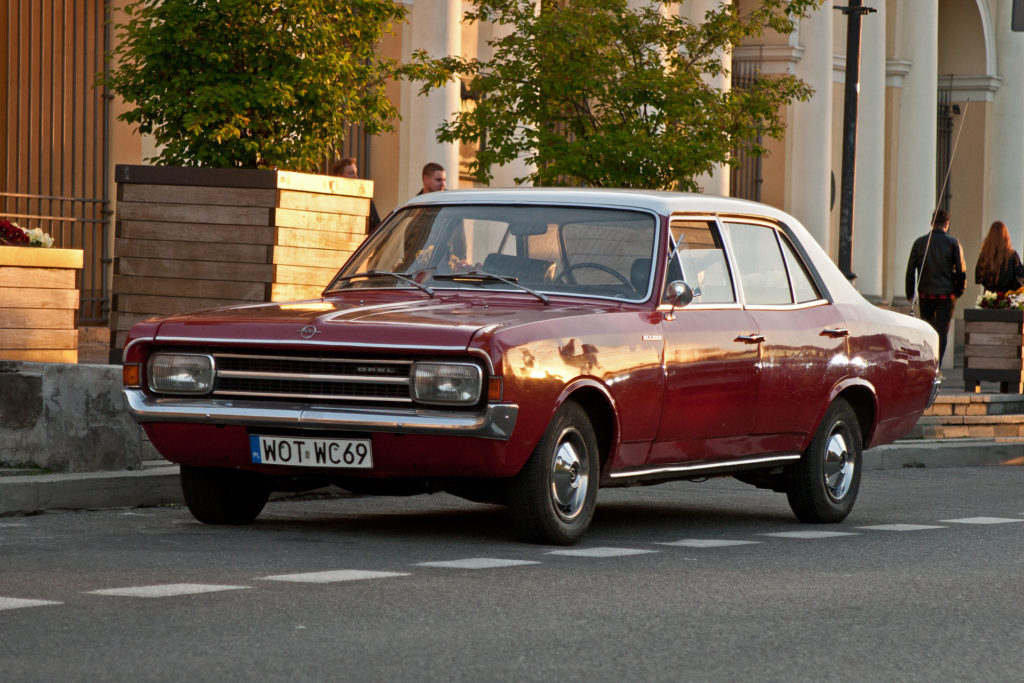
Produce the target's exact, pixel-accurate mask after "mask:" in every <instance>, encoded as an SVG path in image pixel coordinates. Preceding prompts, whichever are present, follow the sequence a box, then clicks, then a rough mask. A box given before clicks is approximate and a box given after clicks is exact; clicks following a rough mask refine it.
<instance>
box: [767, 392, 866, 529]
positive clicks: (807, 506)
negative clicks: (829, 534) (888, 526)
mask: <svg viewBox="0 0 1024 683" xmlns="http://www.w3.org/2000/svg"><path fill="white" fill-rule="evenodd" d="M862 450H863V447H862V444H861V433H860V425H859V423H858V421H857V414H856V413H854V412H853V408H851V407H850V404H849V403H847V402H846V401H845V400H844V399H841V398H839V399H836V400H835V402H834V403H833V404H832V405H831V406H829V409H828V411H827V412H826V413H825V417H824V418H823V419H822V421H821V424H820V425H818V431H817V432H815V434H814V439H812V440H811V445H810V446H808V447H807V450H806V451H804V453H803V455H802V456H801V458H800V461H799V462H798V463H797V464H795V465H793V466H792V467H791V468H790V470H789V472H788V474H789V486H788V488H787V491H786V497H787V498H788V499H789V507H790V508H792V509H793V513H794V514H795V515H796V516H797V518H798V519H800V521H802V522H809V523H815V524H820V523H834V522H841V521H843V520H844V519H846V516H847V515H848V514H850V511H851V510H853V504H854V503H855V502H856V501H857V492H858V491H859V490H860V469H861V451H862Z"/></svg>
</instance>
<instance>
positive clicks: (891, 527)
mask: <svg viewBox="0 0 1024 683" xmlns="http://www.w3.org/2000/svg"><path fill="white" fill-rule="evenodd" d="M857 528H858V529H871V530H873V531H924V530H926V529H948V528H949V527H948V526H938V525H935V524H874V525H872V526H859V527H857Z"/></svg>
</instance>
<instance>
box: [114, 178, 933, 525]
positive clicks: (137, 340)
mask: <svg viewBox="0 0 1024 683" xmlns="http://www.w3.org/2000/svg"><path fill="white" fill-rule="evenodd" d="M937 347H938V343H937V337H936V334H935V332H934V331H932V329H931V328H930V327H928V326H927V325H926V324H924V323H922V322H920V321H918V320H915V319H913V318H910V317H907V316H903V315H899V314H896V313H892V312H889V311H885V310H880V309H878V308H876V307H874V306H872V305H871V304H869V303H868V302H867V301H865V300H864V299H863V298H862V297H861V296H860V295H859V294H858V293H857V292H856V291H855V290H854V288H853V287H852V286H851V285H850V284H849V282H847V280H846V279H845V278H844V277H843V276H842V274H841V273H840V272H839V271H838V270H837V269H836V268H835V266H834V265H833V264H832V262H831V261H830V260H829V258H828V256H827V255H826V254H825V253H824V252H823V251H822V250H821V249H820V248H819V247H818V245H817V244H816V243H815V242H814V240H813V239H812V238H811V237H810V236H809V235H808V233H807V232H806V231H805V230H804V228H803V227H802V226H800V225H799V223H797V221H796V220H795V219H793V218H792V217H791V216H789V215H787V214H785V213H782V212H780V211H777V210H775V209H772V208H770V207H767V206H763V205H760V204H756V203H751V202H746V201H740V200H734V199H726V198H718V197H709V196H703V195H686V194H675V193H662V192H630V191H599V190H548V189H519V190H475V191H465V192H438V193H432V194H428V195H423V196H420V197H417V198H416V199H414V200H412V201H410V202H409V203H407V204H406V205H404V206H403V207H401V208H400V209H399V210H398V211H396V212H395V213H394V214H393V215H392V216H391V217H390V219H389V220H388V221H386V223H385V224H384V225H383V226H382V227H381V228H380V229H379V230H378V231H377V232H375V233H374V234H373V235H372V236H371V237H370V238H369V239H367V241H366V242H365V243H364V244H363V245H362V246H361V247H360V248H359V250H358V251H357V252H356V253H355V254H354V255H353V256H352V258H351V259H350V260H349V261H348V263H346V264H345V265H344V267H343V268H342V269H341V271H340V272H339V273H338V275H337V276H336V277H335V278H334V280H333V281H332V282H331V283H330V284H329V285H328V286H327V288H326V290H325V291H324V293H323V296H322V298H320V299H316V300H313V301H304V302H297V303H286V304H283V303H272V304H265V305H256V306H236V307H231V308H222V309H217V310H210V311H203V312H198V313H192V314H188V315H174V316H170V317H167V318H162V319H153V320H148V321H145V322H142V323H140V324H138V325H136V326H135V327H134V329H133V330H132V332H131V335H130V337H129V340H128V342H127V343H126V347H125V352H124V363H125V369H126V372H125V376H126V387H125V390H124V395H125V398H126V400H127V405H128V408H129V410H130V411H131V413H132V415H133V416H134V418H135V419H136V420H137V421H139V422H141V423H142V424H143V425H144V427H145V430H146V432H147V433H148V435H149V437H150V439H151V440H152V442H153V444H154V445H155V446H156V448H157V449H158V450H159V451H160V452H161V453H162V454H163V455H164V457H166V458H167V459H169V460H171V461H173V462H177V463H180V464H181V481H182V487H183V489H184V494H185V499H186V502H187V503H188V507H189V509H190V510H191V512H192V514H193V515H194V516H195V517H196V518H197V519H199V520H201V521H203V522H208V523H213V524H224V523H226V524H240V523H248V522H251V521H252V520H253V519H255V518H256V516H257V515H258V514H259V513H260V511H261V510H262V508H263V506H264V504H265V503H266V501H267V498H268V495H269V494H270V492H271V491H273V490H302V489H309V488H314V487H320V486H324V485H327V484H334V485H337V486H339V487H342V488H344V489H348V490H351V491H354V492H360V493H379V494H409V493H420V492H431V491H449V492H451V493H454V494H456V495H458V496H462V497H465V498H468V499H470V500H477V501H489V502H497V503H503V504H507V505H508V506H509V508H511V511H512V518H513V519H514V521H515V523H516V525H517V526H518V528H519V530H520V531H521V532H522V533H523V534H524V535H525V537H527V538H529V539H531V540H535V541H540V542H547V543H560V544H570V543H575V542H577V541H579V540H580V538H581V537H582V536H583V534H584V532H585V531H586V529H587V527H588V525H589V524H590V521H591V517H592V515H593V512H594V507H595V501H596V498H597V489H598V488H599V487H601V486H630V485H633V484H640V483H644V484H647V483H651V482H657V481H664V480H670V479H699V478H705V477H709V476H714V475H725V474H728V475H732V476H735V477H737V478H738V479H740V480H742V481H745V482H749V483H751V484H755V485H757V486H761V487H768V488H771V489H774V490H776V491H780V492H784V493H785V494H786V495H787V497H788V499H789V503H790V505H791V507H792V509H793V511H794V512H795V513H796V515H797V517H799V518H800V519H801V520H804V521H808V522H836V521H840V520H842V519H844V518H845V517H846V515H847V514H848V513H849V512H850V510H851V508H852V507H853V504H854V501H855V499H856V497H857V491H858V486H859V482H860V464H861V452H862V450H863V449H864V448H868V447H871V446H875V445H878V444H884V443H887V442H890V441H892V440H894V439H896V438H898V437H900V436H902V435H904V434H906V433H907V432H908V431H909V430H910V429H911V427H912V426H913V425H914V422H915V421H916V420H917V419H918V417H919V416H920V415H921V413H922V412H923V411H924V409H925V408H926V407H927V406H928V405H929V403H930V401H931V400H932V399H933V398H934V395H935V392H936V389H937V387H938V382H937V380H936V349H937Z"/></svg>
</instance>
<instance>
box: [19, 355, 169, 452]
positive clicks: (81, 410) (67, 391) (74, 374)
mask: <svg viewBox="0 0 1024 683" xmlns="http://www.w3.org/2000/svg"><path fill="white" fill-rule="evenodd" d="M159 457H160V456H159V455H158V454H157V453H156V451H155V450H154V449H153V447H152V446H151V445H150V444H149V441H148V440H147V439H146V436H145V434H144V433H143V431H142V428H141V427H139V426H138V425H137V424H135V422H134V421H132V419H131V417H130V416H129V415H128V411H127V410H126V408H125V406H124V399H123V398H122V397H121V366H119V365H82V364H79V365H71V364H61V363H29V362H19V361H2V362H0V466H5V467H15V466H34V467H40V468H44V469H48V470H51V471H54V472H97V471H103V470H119V469H138V468H139V467H141V465H142V462H143V460H153V459H157V458H159Z"/></svg>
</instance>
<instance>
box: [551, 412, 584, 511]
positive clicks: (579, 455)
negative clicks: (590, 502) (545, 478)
mask: <svg viewBox="0 0 1024 683" xmlns="http://www.w3.org/2000/svg"><path fill="white" fill-rule="evenodd" d="M586 458H587V451H586V447H585V445H584V443H583V439H582V437H581V436H580V433H579V432H577V431H576V430H575V429H573V428H571V427H570V428H568V429H566V430H565V431H564V432H562V435H561V437H560V438H559V439H558V446H557V447H556V448H555V452H554V454H553V456H552V458H551V502H552V503H553V504H554V506H555V511H556V512H558V516H559V517H561V518H562V519H564V520H565V521H572V520H574V519H576V518H577V517H578V516H579V514H580V512H581V511H582V510H583V502H584V501H585V500H586V498H587V489H588V487H589V485H590V475H589V474H588V467H587V464H588V463H587V461H586Z"/></svg>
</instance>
